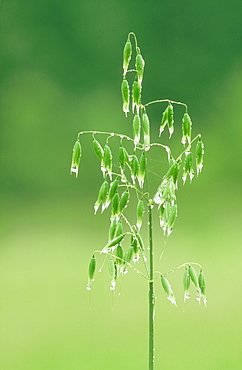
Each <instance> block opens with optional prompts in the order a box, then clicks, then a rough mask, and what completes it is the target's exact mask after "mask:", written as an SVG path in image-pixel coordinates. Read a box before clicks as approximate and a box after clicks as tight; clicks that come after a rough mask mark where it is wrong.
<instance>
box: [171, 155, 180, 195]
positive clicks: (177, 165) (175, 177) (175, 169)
mask: <svg viewBox="0 0 242 370" xmlns="http://www.w3.org/2000/svg"><path fill="white" fill-rule="evenodd" d="M180 164H181V161H179V160H177V161H176V162H175V163H174V167H173V172H172V178H173V183H174V185H175V189H177V185H178V174H179V169H180Z"/></svg>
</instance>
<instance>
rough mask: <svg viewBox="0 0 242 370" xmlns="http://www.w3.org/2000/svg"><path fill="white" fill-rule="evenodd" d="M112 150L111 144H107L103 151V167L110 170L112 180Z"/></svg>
mask: <svg viewBox="0 0 242 370" xmlns="http://www.w3.org/2000/svg"><path fill="white" fill-rule="evenodd" d="M112 158H113V157H112V152H111V149H110V148H109V146H108V145H107V144H106V145H105V147H104V153H103V167H104V168H105V170H106V171H107V172H108V175H109V177H110V180H112Z"/></svg>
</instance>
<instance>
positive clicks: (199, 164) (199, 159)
mask: <svg viewBox="0 0 242 370" xmlns="http://www.w3.org/2000/svg"><path fill="white" fill-rule="evenodd" d="M203 155H204V144H203V142H202V139H201V137H199V139H198V142H197V145H196V168H197V176H198V174H199V172H201V171H202V168H203Z"/></svg>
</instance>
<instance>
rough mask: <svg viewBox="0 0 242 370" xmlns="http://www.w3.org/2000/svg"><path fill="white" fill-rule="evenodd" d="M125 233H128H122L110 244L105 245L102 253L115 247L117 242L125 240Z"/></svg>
mask: <svg viewBox="0 0 242 370" xmlns="http://www.w3.org/2000/svg"><path fill="white" fill-rule="evenodd" d="M125 235H126V233H124V234H122V235H119V236H117V237H116V238H114V239H113V240H111V241H110V242H109V243H108V244H106V245H105V247H104V248H103V250H102V253H107V252H109V251H110V249H111V248H112V247H115V246H116V245H117V244H119V243H121V241H122V240H123V238H124V237H125Z"/></svg>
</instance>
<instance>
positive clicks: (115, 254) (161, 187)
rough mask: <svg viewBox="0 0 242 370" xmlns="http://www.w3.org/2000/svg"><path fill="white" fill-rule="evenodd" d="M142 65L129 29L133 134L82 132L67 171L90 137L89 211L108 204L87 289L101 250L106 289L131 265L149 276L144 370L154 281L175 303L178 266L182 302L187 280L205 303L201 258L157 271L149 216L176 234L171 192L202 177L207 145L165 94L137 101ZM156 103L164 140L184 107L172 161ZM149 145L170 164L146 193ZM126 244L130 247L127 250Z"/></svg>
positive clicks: (126, 57)
mask: <svg viewBox="0 0 242 370" xmlns="http://www.w3.org/2000/svg"><path fill="white" fill-rule="evenodd" d="M132 40H133V41H132ZM131 41H132V42H131ZM132 59H133V60H134V62H133V66H131V67H130V63H131V61H132ZM144 67H145V61H144V59H143V56H142V54H141V51H140V48H139V46H138V42H137V38H136V36H135V34H134V33H133V32H130V33H129V34H128V39H127V42H126V43H125V46H124V51H123V80H122V85H121V92H122V99H123V111H124V113H125V116H126V117H128V116H130V115H131V116H132V131H133V137H129V136H127V135H125V134H118V133H113V132H100V131H82V132H79V134H78V137H77V141H76V142H75V145H74V148H73V155H72V163H71V173H75V174H76V177H77V176H78V170H79V164H80V159H81V154H82V150H81V140H82V138H83V135H86V134H89V135H91V136H92V141H93V148H94V151H95V153H96V155H97V157H98V159H99V161H100V167H101V172H102V176H103V182H102V184H101V186H100V189H99V192H98V196H97V200H96V202H95V204H94V213H95V214H96V213H97V212H98V211H99V209H100V208H101V213H102V212H104V211H106V210H108V209H110V210H111V215H110V225H109V232H108V234H109V237H108V240H107V243H106V245H104V246H103V248H101V249H100V250H95V252H94V253H93V255H92V258H91V260H90V264H89V278H88V284H87V289H88V290H91V287H92V283H93V281H94V276H95V271H96V259H97V257H99V256H100V255H105V256H106V258H105V260H106V261H107V264H108V269H109V273H110V280H111V283H110V284H111V285H110V289H111V290H112V291H114V290H115V288H116V283H117V280H118V279H119V278H120V277H121V276H123V275H125V274H126V273H127V272H128V270H129V269H134V270H135V271H137V272H139V273H140V275H141V276H142V277H144V278H145V279H147V281H148V297H149V369H150V370H151V369H153V368H154V309H155V292H154V282H155V280H156V279H159V280H160V282H161V285H162V287H163V289H164V292H165V294H166V296H167V298H168V300H169V301H170V302H171V303H173V304H174V305H176V298H175V295H174V293H173V290H172V287H171V284H170V282H169V280H168V277H167V275H168V274H169V273H171V272H174V271H175V270H177V269H181V268H183V269H184V275H183V285H184V301H186V300H187V299H188V298H189V297H190V292H189V290H190V284H191V283H192V284H193V285H194V286H195V289H196V294H197V300H198V302H199V303H200V301H201V300H202V301H203V302H204V304H205V305H206V301H207V299H206V295H205V287H206V284H205V278H204V273H203V270H202V267H201V266H200V265H199V264H198V263H184V264H182V265H181V266H178V267H177V268H174V269H172V270H171V271H168V272H157V271H156V269H155V268H154V246H153V214H154V215H155V217H159V223H160V227H161V229H162V230H163V233H164V235H165V238H166V237H168V236H169V235H170V234H171V233H172V231H173V227H174V223H175V220H176V217H177V198H176V193H177V190H178V182H179V178H180V177H181V178H182V181H183V184H185V183H186V181H187V179H188V178H189V180H190V182H192V179H193V177H194V167H195V172H196V174H197V176H198V175H199V174H200V172H201V170H202V167H203V156H204V144H203V142H202V138H201V134H198V135H196V136H195V137H194V138H192V121H191V118H190V115H189V113H188V107H187V105H186V104H184V103H181V102H176V101H172V100H169V99H162V100H155V101H151V102H148V103H146V104H143V103H142V83H143V76H144ZM131 76H134V78H133V80H131ZM131 85H132V87H131ZM153 104H160V105H161V106H164V105H165V107H164V111H162V112H161V124H160V128H159V137H160V136H161V135H162V133H163V132H164V130H166V129H167V130H168V133H169V138H171V136H172V134H173V132H174V114H173V110H174V106H176V105H180V106H182V107H183V108H184V114H183V118H182V122H181V131H182V138H181V143H182V145H183V150H182V152H181V153H180V155H179V156H178V157H177V158H174V157H173V155H172V152H171V149H170V147H169V146H167V145H163V144H162V143H160V142H151V140H150V120H149V116H148V113H147V111H148V108H150V106H151V105H153ZM101 136H102V137H105V138H106V141H105V145H103V146H102V145H101V144H100V142H99V141H98V138H99V137H101ZM114 138H115V139H116V140H118V142H119V148H118V153H115V154H116V155H117V157H118V158H119V160H118V163H116V164H115V165H114V164H113V154H114V153H112V150H111V147H110V142H111V140H113V139H114ZM99 140H100V139H99ZM130 143H131V144H130ZM116 147H117V146H116ZM130 147H131V148H132V149H130ZM154 147H158V148H159V149H160V150H161V151H165V153H166V156H167V166H165V165H162V166H161V167H162V168H161V170H162V169H165V171H164V170H163V171H164V172H165V173H163V174H162V175H161V176H160V177H159V183H157V186H156V190H155V192H154V193H152V194H151V190H150V188H151V186H150V182H149V176H150V171H149V167H150V163H149V162H150V160H151V159H150V158H151V157H150V155H149V152H150V150H152V148H154ZM194 162H195V164H194ZM131 197H133V198H134V201H136V208H135V212H136V215H135V219H136V223H135V224H133V223H132V222H131V221H130V220H129V218H128V216H127V215H126V214H127V212H126V210H127V207H128V206H129V204H130V199H131ZM145 212H147V214H148V215H147V218H148V225H144V226H145V227H147V229H148V230H147V231H148V235H149V239H148V245H145V243H144V242H143V239H142V236H141V227H142V223H143V215H144V213H145ZM104 244H105V243H104ZM124 245H126V246H127V245H128V247H127V249H126V250H125V249H124ZM140 260H141V261H142V264H144V271H145V272H144V273H143V272H141V271H140V270H139V269H138V267H137V264H138V263H139V261H140ZM196 270H199V271H196Z"/></svg>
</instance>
